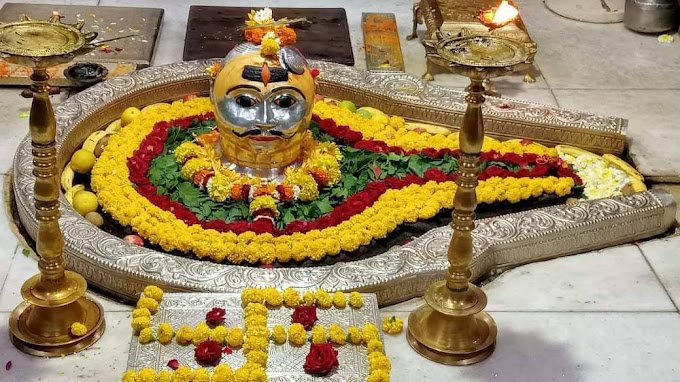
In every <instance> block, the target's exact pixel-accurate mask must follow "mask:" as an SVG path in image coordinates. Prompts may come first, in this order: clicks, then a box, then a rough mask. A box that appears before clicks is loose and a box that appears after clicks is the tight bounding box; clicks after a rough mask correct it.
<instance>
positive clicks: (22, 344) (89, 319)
mask: <svg viewBox="0 0 680 382" xmlns="http://www.w3.org/2000/svg"><path fill="white" fill-rule="evenodd" d="M48 79H49V75H48V74H47V68H46V67H43V66H38V67H35V68H34V69H33V73H32V74H31V80H33V85H31V92H32V93H33V102H32V103H31V113H30V117H29V126H30V133H31V141H32V145H33V174H34V175H35V184H34V186H33V192H34V199H35V215H36V219H37V220H38V236H37V240H36V249H37V252H38V255H39V256H40V260H39V262H38V268H39V269H40V273H39V274H37V275H35V276H33V277H31V278H29V279H28V280H26V282H25V283H24V284H23V286H22V287H21V295H22V297H23V298H24V302H23V303H21V304H19V306H17V307H16V308H15V309H14V311H13V312H12V315H11V316H10V319H9V327H10V338H11V340H12V343H13V344H14V345H15V346H16V347H17V348H18V349H19V350H21V351H23V352H26V353H28V354H31V355H38V356H47V357H54V356H63V355H67V354H71V353H75V352H78V351H80V350H83V349H85V348H87V347H88V346H90V345H92V344H93V343H95V342H96V341H97V340H98V339H99V338H100V337H101V335H102V334H103V332H104V311H103V309H102V307H101V306H100V305H99V304H98V303H97V302H95V301H92V300H90V299H88V298H87V297H85V296H84V295H85V292H86V290H87V283H86V282H85V279H84V278H83V277H82V276H81V275H79V274H77V273H74V272H70V271H65V270H64V268H65V264H64V256H63V249H64V237H63V235H62V232H61V229H60V227H59V216H60V213H59V169H58V168H57V149H56V146H55V138H56V132H57V126H56V120H55V117H54V110H53V109H52V103H51V102H50V96H49V85H48V84H47V81H48ZM75 322H78V323H81V324H83V325H85V327H86V328H87V329H88V331H87V333H85V335H83V336H80V337H79V336H76V335H74V334H72V333H71V331H70V327H71V325H72V324H73V323H75Z"/></svg>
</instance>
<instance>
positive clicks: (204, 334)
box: [191, 322, 211, 346]
mask: <svg viewBox="0 0 680 382" xmlns="http://www.w3.org/2000/svg"><path fill="white" fill-rule="evenodd" d="M210 333H211V329H210V327H209V326H208V324H206V323H205V322H200V323H198V325H196V327H195V328H194V338H193V339H192V340H191V341H192V342H193V343H194V346H198V344H200V343H201V342H204V341H206V340H207V339H208V338H210Z"/></svg>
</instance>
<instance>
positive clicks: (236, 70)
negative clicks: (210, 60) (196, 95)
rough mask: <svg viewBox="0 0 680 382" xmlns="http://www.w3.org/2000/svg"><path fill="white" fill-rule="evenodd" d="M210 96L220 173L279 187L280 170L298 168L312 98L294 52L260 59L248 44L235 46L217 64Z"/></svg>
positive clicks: (309, 84) (311, 89)
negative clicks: (216, 127) (225, 171)
mask: <svg viewBox="0 0 680 382" xmlns="http://www.w3.org/2000/svg"><path fill="white" fill-rule="evenodd" d="M211 95H212V100H213V103H214V106H215V118H216V121H217V125H218V130H219V133H220V137H219V146H218V147H217V149H218V150H217V152H216V154H217V157H218V158H220V161H221V167H222V168H227V169H229V170H232V171H236V172H238V173H242V174H246V175H249V176H252V177H259V178H264V179H267V180H271V181H280V180H281V177H283V176H284V172H285V170H286V169H290V168H295V167H298V166H299V165H300V164H301V151H302V143H303V138H304V137H305V134H306V133H307V130H308V128H309V123H310V121H311V118H312V107H313V103H314V95H315V93H314V78H313V76H312V74H311V71H310V69H309V66H308V64H307V61H306V60H305V58H304V57H303V56H302V54H301V53H300V52H299V51H298V50H297V49H295V48H293V47H289V46H283V47H280V50H278V52H274V53H273V54H262V52H261V49H260V46H258V45H255V44H252V43H246V44H242V45H239V46H237V47H236V48H234V49H233V50H232V51H231V52H230V53H229V54H228V55H227V57H225V59H224V60H223V62H222V68H221V70H220V71H219V73H218V74H217V76H216V77H215V80H214V82H213V85H212V93H211ZM215 170H218V169H215ZM216 172H218V171H216Z"/></svg>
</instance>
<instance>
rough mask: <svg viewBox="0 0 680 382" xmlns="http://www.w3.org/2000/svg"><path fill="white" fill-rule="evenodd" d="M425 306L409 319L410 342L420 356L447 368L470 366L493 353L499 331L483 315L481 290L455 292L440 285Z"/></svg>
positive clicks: (470, 288) (431, 291)
mask: <svg viewBox="0 0 680 382" xmlns="http://www.w3.org/2000/svg"><path fill="white" fill-rule="evenodd" d="M425 302H426V304H425V305H423V306H421V307H420V308H418V309H416V310H415V311H413V312H412V313H411V314H410V315H409V318H408V330H407V338H408V342H409V345H411V347H412V348H413V350H415V351H416V352H417V353H418V354H420V355H422V356H423V357H425V358H427V359H429V360H432V361H435V362H439V363H443V364H447V365H471V364H473V363H477V362H481V361H483V360H485V359H486V358H488V357H489V356H490V355H491V354H492V353H493V351H494V349H495V346H496V334H497V328H496V323H495V322H494V320H493V318H491V316H490V315H488V314H487V313H485V312H484V311H483V310H484V307H485V306H486V295H484V292H482V290H481V289H479V288H478V287H476V286H475V285H473V284H469V285H468V289H467V290H466V291H461V292H455V291H453V290H451V289H449V288H448V287H447V285H446V281H440V282H437V283H434V284H433V285H432V286H430V288H429V289H428V291H427V293H426V294H425Z"/></svg>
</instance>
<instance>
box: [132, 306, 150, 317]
mask: <svg viewBox="0 0 680 382" xmlns="http://www.w3.org/2000/svg"><path fill="white" fill-rule="evenodd" d="M137 317H151V312H149V309H147V308H137V309H134V310H133V311H132V318H133V319H134V318H137Z"/></svg>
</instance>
